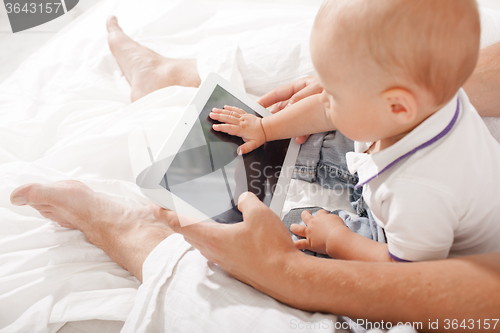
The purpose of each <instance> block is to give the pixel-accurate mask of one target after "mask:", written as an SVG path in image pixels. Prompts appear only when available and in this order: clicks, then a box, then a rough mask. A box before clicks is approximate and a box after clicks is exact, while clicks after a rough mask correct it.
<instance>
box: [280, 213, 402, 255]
mask: <svg viewBox="0 0 500 333" xmlns="http://www.w3.org/2000/svg"><path fill="white" fill-rule="evenodd" d="M302 220H303V221H304V223H305V224H306V225H307V226H303V225H300V224H292V225H291V226H290V230H291V231H292V232H293V233H294V234H296V235H298V236H301V237H305V239H300V240H298V241H295V246H296V247H297V248H298V249H306V250H311V251H314V252H318V253H323V254H328V255H329V256H330V257H332V258H335V259H345V260H358V261H378V262H392V261H393V260H392V258H391V257H390V256H389V252H388V249H387V244H384V243H379V242H375V241H373V240H371V239H368V238H366V237H363V236H361V235H358V234H356V233H354V232H352V231H351V230H349V228H347V227H346V226H345V224H344V221H342V219H341V218H340V217H338V216H337V215H334V214H328V212H327V211H325V210H320V211H318V212H317V213H316V215H315V216H314V217H313V216H312V215H311V213H310V212H308V211H304V212H303V213H302Z"/></svg>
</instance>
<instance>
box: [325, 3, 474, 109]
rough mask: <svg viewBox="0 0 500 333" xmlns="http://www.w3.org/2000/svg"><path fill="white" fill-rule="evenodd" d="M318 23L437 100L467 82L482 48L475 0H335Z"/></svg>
mask: <svg viewBox="0 0 500 333" xmlns="http://www.w3.org/2000/svg"><path fill="white" fill-rule="evenodd" d="M318 24H321V27H325V25H327V26H330V27H332V31H333V33H334V34H335V35H337V36H339V37H341V38H347V45H348V52H349V53H351V55H353V56H355V57H356V56H357V57H358V59H359V60H360V61H363V60H364V61H366V60H367V59H366V57H367V56H368V58H371V59H372V60H373V62H372V63H373V64H377V65H378V67H379V68H380V69H381V70H382V71H383V74H385V75H387V76H388V77H391V78H392V80H391V81H392V84H394V85H397V84H401V83H408V82H411V83H413V84H416V85H418V86H420V87H423V88H425V89H426V90H427V91H428V92H429V93H430V94H431V96H432V97H433V100H434V103H435V104H436V105H442V104H443V103H444V102H447V101H448V100H449V99H451V98H452V97H453V95H454V94H455V93H456V91H457V90H458V89H459V88H460V87H461V86H462V85H463V84H464V82H465V81H466V80H467V78H468V77H469V76H470V75H471V74H472V71H473V70H474V67H475V66H476V62H477V57H478V53H479V38H480V24H479V13H478V9H477V4H476V1H475V0H330V1H326V2H325V3H324V4H323V7H322V9H321V10H320V13H319V14H318V17H317V20H316V26H317V25H318ZM319 29H321V28H319ZM338 34H342V35H338ZM332 47H335V45H332ZM389 84H391V83H389Z"/></svg>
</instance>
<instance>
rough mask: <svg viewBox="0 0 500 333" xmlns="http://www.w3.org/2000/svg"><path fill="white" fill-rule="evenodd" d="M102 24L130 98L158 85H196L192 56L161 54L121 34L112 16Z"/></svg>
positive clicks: (139, 95) (143, 94)
mask: <svg viewBox="0 0 500 333" xmlns="http://www.w3.org/2000/svg"><path fill="white" fill-rule="evenodd" d="M106 27H107V29H108V33H109V34H108V43H109V48H110V49H111V53H113V56H114V57H115V58H116V61H117V62H118V65H119V66H120V69H121V70H122V72H123V74H124V75H125V77H126V78H127V80H128V82H129V83H130V85H131V87H132V92H131V94H130V98H131V100H132V102H134V101H136V100H138V99H139V98H141V97H143V96H146V95H147V94H149V93H152V92H153V91H155V90H158V89H161V88H165V87H169V86H184V87H198V86H199V85H200V83H201V80H200V76H199V75H198V70H197V68H196V60H195V59H171V58H165V57H163V56H161V55H159V54H158V53H156V52H153V51H152V50H150V49H148V48H147V47H144V46H142V45H140V44H138V43H136V42H135V41H133V40H132V39H131V38H130V37H129V36H127V35H125V33H124V32H123V31H122V29H121V28H120V26H119V25H118V20H117V19H116V17H114V16H113V17H110V18H109V19H108V21H107V23H106Z"/></svg>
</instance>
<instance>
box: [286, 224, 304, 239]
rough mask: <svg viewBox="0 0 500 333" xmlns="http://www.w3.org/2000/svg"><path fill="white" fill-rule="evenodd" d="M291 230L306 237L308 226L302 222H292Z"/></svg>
mask: <svg viewBox="0 0 500 333" xmlns="http://www.w3.org/2000/svg"><path fill="white" fill-rule="evenodd" d="M290 231H291V232H293V233H294V234H296V235H297V236H300V237H306V226H305V225H302V224H295V223H294V224H292V225H291V226H290Z"/></svg>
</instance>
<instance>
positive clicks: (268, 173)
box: [137, 73, 299, 225]
mask: <svg viewBox="0 0 500 333" xmlns="http://www.w3.org/2000/svg"><path fill="white" fill-rule="evenodd" d="M224 105H231V106H236V107H238V108H241V109H243V110H245V111H246V112H248V113H251V114H255V115H257V116H261V117H266V116H269V115H270V112H269V111H267V110H266V109H265V108H263V107H262V106H261V105H259V104H258V103H257V102H255V101H254V100H253V99H252V98H250V97H249V96H247V95H246V94H245V93H243V92H241V91H239V90H238V89H236V88H235V87H234V86H233V85H231V84H230V83H229V82H227V81H226V80H224V79H222V78H221V77H220V76H218V75H217V74H214V73H212V74H210V75H209V76H208V77H207V78H206V79H205V80H204V81H203V82H202V83H201V85H200V87H199V89H198V91H197V93H196V94H195V96H194V97H193V98H192V100H191V101H190V102H189V105H188V106H187V107H186V110H185V111H184V113H183V114H182V116H181V117H180V120H179V121H178V123H177V124H176V126H175V127H174V129H173V131H172V132H171V133H168V137H167V139H166V141H165V143H164V144H163V147H162V148H161V149H160V151H159V153H158V155H157V156H156V157H154V161H153V162H154V163H153V164H152V165H151V167H149V168H147V169H146V170H144V171H143V172H142V173H141V174H139V176H138V177H137V184H138V185H139V186H140V188H141V191H142V192H143V193H144V194H145V195H146V196H147V197H149V198H150V199H151V200H153V201H154V202H156V203H157V204H158V205H160V206H162V207H164V208H167V209H171V210H174V211H176V212H178V213H179V214H181V215H186V216H190V217H193V218H194V220H199V221H206V220H213V221H216V222H220V223H235V222H241V221H242V220H243V218H242V215H241V213H240V211H239V210H238V208H237V201H238V197H239V195H240V194H241V193H243V192H246V191H250V192H253V193H254V194H256V195H257V197H258V198H259V199H260V200H262V201H263V202H264V203H265V204H266V205H267V206H269V207H270V208H271V210H272V211H274V212H275V213H276V214H277V215H278V216H279V215H280V214H281V210H282V208H283V204H284V202H285V199H286V194H287V192H288V186H289V183H290V179H291V176H292V172H293V168H294V165H295V161H296V159H297V154H298V152H299V145H298V144H297V143H295V140H293V139H287V140H278V141H272V142H267V143H265V144H264V145H263V146H261V147H259V148H258V149H256V150H254V151H252V152H250V153H248V154H245V155H243V156H240V155H238V154H237V151H236V149H237V148H238V146H240V145H241V144H243V140H242V139H241V138H239V137H236V136H232V135H229V134H226V133H221V132H217V131H214V130H213V129H212V125H213V124H215V123H218V122H217V121H215V120H213V119H211V118H210V117H209V114H210V112H211V111H212V109H213V108H214V107H217V108H223V107H224ZM190 221H193V220H191V219H190ZM189 223H191V222H189V221H181V224H183V225H186V224H189Z"/></svg>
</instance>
